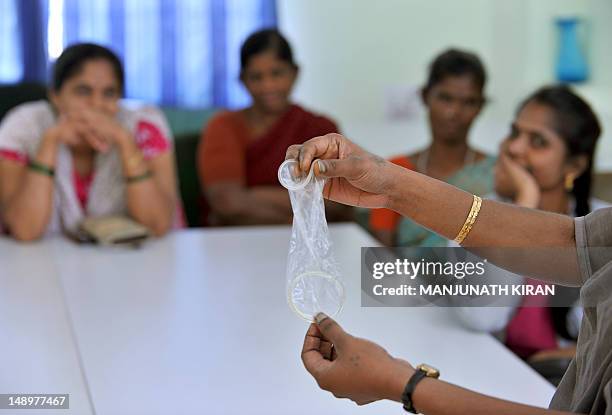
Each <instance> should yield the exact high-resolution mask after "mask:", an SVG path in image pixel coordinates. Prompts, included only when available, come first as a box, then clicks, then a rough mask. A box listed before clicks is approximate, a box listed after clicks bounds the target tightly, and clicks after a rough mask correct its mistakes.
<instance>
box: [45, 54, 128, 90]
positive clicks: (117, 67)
mask: <svg viewBox="0 0 612 415" xmlns="http://www.w3.org/2000/svg"><path fill="white" fill-rule="evenodd" d="M98 59H103V60H105V61H107V62H108V63H110V65H111V67H112V68H113V72H114V73H115V78H117V82H118V83H119V88H120V89H121V92H123V90H124V74H123V67H122V66H121V61H120V60H119V58H118V57H117V55H115V54H114V53H113V52H112V51H111V50H110V49H108V48H105V47H104V46H100V45H96V44H95V43H76V44H74V45H71V46H68V47H67V48H66V49H64V51H63V52H62V54H61V55H60V56H59V57H58V58H57V60H56V61H55V65H53V75H52V82H51V87H52V89H53V90H54V91H56V92H57V91H59V90H60V89H61V88H62V86H63V85H64V83H65V82H66V81H67V80H68V79H70V78H72V77H73V76H75V75H77V74H78V73H79V72H80V71H81V70H82V69H83V65H85V63H87V62H88V61H92V60H98Z"/></svg>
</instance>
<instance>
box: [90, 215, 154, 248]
mask: <svg viewBox="0 0 612 415" xmlns="http://www.w3.org/2000/svg"><path fill="white" fill-rule="evenodd" d="M79 231H80V232H79V233H81V234H84V235H83V236H86V237H87V238H89V240H91V241H93V242H97V243H99V244H101V245H121V244H138V243H140V242H142V241H144V240H145V239H147V238H148V237H149V236H150V233H149V230H148V229H147V228H146V227H144V226H142V225H141V224H140V223H138V222H136V221H134V220H132V219H130V218H128V217H125V216H102V217H92V218H86V219H84V220H83V221H82V222H81V224H80V226H79Z"/></svg>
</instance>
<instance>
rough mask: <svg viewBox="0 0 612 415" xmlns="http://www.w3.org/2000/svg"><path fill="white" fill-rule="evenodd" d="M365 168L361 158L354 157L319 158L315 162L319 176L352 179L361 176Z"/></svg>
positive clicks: (315, 170)
mask: <svg viewBox="0 0 612 415" xmlns="http://www.w3.org/2000/svg"><path fill="white" fill-rule="evenodd" d="M363 169H364V166H363V164H362V163H361V162H360V160H358V159H354V158H346V159H328V160H321V159H319V160H317V162H316V163H315V167H314V172H315V174H316V175H317V176H318V177H324V178H331V177H343V178H345V179H349V180H350V179H355V178H357V177H359V176H360V175H361V174H362V173H363V172H362V171H361V170H363Z"/></svg>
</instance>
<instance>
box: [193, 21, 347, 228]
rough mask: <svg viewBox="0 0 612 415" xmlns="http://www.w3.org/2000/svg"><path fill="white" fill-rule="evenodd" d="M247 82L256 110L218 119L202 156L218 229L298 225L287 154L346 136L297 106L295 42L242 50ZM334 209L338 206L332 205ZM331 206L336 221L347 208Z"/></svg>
mask: <svg viewBox="0 0 612 415" xmlns="http://www.w3.org/2000/svg"><path fill="white" fill-rule="evenodd" d="M240 64H241V73H240V80H241V81H242V83H243V84H244V86H245V88H246V89H247V91H248V92H249V94H250V95H251V98H252V104H251V105H250V106H249V107H247V108H244V109H241V110H238V111H225V112H222V113H220V114H218V115H216V116H215V117H214V118H213V119H212V120H211V121H210V122H209V124H208V125H207V127H206V128H205V130H204V132H203V135H202V140H201V142H200V146H199V149H198V171H199V175H200V182H201V183H202V186H203V192H204V194H205V195H206V197H207V200H208V203H209V205H210V209H211V213H210V215H209V217H208V218H206V221H207V222H208V223H209V224H211V225H254V224H274V223H290V221H291V217H292V212H291V204H290V202H289V196H288V194H287V191H286V190H285V189H284V188H282V187H281V186H280V184H279V183H278V178H277V170H278V167H279V166H280V164H281V163H282V162H283V160H284V158H285V149H286V148H287V147H288V146H290V145H292V144H301V143H303V142H304V141H306V140H308V139H309V138H312V137H315V136H317V135H322V134H326V133H331V132H336V131H338V127H337V126H336V124H335V123H334V122H333V121H332V120H330V119H329V118H327V117H324V116H321V115H317V114H314V113H312V112H309V111H307V110H305V109H303V108H302V107H300V106H298V105H296V104H293V103H292V102H291V101H290V94H291V91H292V89H293V85H294V83H295V80H296V78H297V75H298V66H297V65H296V63H295V62H294V60H293V54H292V52H291V48H290V46H289V43H288V42H287V40H286V39H285V38H284V37H283V36H282V35H281V34H280V33H279V32H278V31H276V30H271V29H268V30H262V31H259V32H256V33H253V34H252V35H251V36H250V37H249V38H248V39H247V40H246V41H245V42H244V44H243V45H242V49H241V51H240ZM330 205H331V203H330ZM330 205H328V212H327V213H328V219H331V220H333V219H337V218H338V215H340V216H342V215H343V213H344V212H347V208H346V207H340V205H336V206H335V207H336V209H335V210H334V209H333V208H331V210H330Z"/></svg>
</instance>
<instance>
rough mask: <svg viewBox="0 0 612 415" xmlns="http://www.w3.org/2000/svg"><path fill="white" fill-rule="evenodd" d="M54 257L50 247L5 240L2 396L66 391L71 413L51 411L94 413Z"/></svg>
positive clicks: (1, 250)
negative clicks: (53, 263) (6, 394)
mask: <svg viewBox="0 0 612 415" xmlns="http://www.w3.org/2000/svg"><path fill="white" fill-rule="evenodd" d="M52 254H53V250H52V246H51V245H50V244H48V243H44V244H36V245H33V246H24V245H19V244H17V243H14V242H11V241H9V240H7V239H2V238H0V393H3V394H4V393H14V394H17V393H21V394H41V393H47V394H49V393H57V394H66V393H67V394H70V410H53V411H50V412H51V413H53V414H58V415H60V414H69V413H70V414H91V413H92V411H91V406H90V401H89V398H88V396H87V388H86V383H85V379H84V377H83V374H82V371H81V367H80V364H79V357H78V353H77V349H76V347H75V343H74V337H73V336H72V333H71V325H70V319H69V316H68V312H67V309H66V302H65V301H64V297H63V293H62V289H61V286H60V284H59V278H58V275H57V272H56V270H55V269H54V267H53V266H52V262H51V261H49V258H50V257H52ZM42 412H43V411H41V410H32V411H29V410H18V411H16V410H14V409H13V410H9V409H4V410H3V409H0V414H9V413H10V414H16V413H17V414H24V415H25V414H41V413H42Z"/></svg>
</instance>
